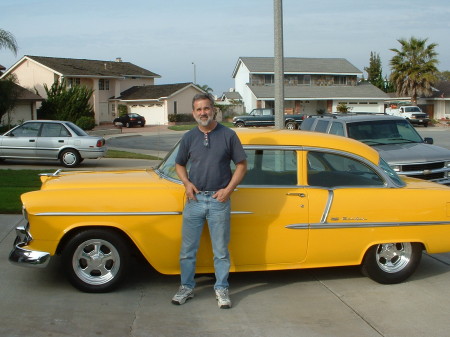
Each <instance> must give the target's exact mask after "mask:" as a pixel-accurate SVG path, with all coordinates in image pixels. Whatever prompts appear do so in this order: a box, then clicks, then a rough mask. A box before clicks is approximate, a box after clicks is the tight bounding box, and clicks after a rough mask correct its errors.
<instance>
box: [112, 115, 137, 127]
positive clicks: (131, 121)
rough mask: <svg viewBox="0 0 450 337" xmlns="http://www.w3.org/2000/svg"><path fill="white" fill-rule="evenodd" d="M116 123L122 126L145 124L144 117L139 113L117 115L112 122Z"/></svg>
mask: <svg viewBox="0 0 450 337" xmlns="http://www.w3.org/2000/svg"><path fill="white" fill-rule="evenodd" d="M117 123H120V124H122V125H123V126H125V127H127V128H130V127H132V126H135V125H140V126H142V127H144V126H145V118H144V116H141V115H139V114H134V113H133V114H127V115H123V116H119V117H117V118H115V119H114V121H113V124H114V125H116V124H117Z"/></svg>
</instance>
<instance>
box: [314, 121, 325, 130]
mask: <svg viewBox="0 0 450 337" xmlns="http://www.w3.org/2000/svg"><path fill="white" fill-rule="evenodd" d="M327 127H328V121H324V120H318V121H317V124H316V128H315V129H314V131H317V132H327Z"/></svg>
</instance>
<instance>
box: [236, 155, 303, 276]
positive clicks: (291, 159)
mask: <svg viewBox="0 0 450 337" xmlns="http://www.w3.org/2000/svg"><path fill="white" fill-rule="evenodd" d="M246 152H247V161H248V171H247V174H246V176H245V178H244V180H243V181H242V183H241V184H240V185H239V186H238V188H237V190H236V191H235V192H234V193H233V195H232V200H231V208H232V216H231V241H230V255H231V261H232V266H233V268H234V270H236V271H239V270H258V269H260V270H265V269H279V266H280V265H281V264H283V265H285V266H286V265H289V264H292V265H297V264H298V263H300V262H301V261H303V260H304V259H305V256H306V251H307V243H308V226H307V223H308V208H309V205H308V198H307V196H306V194H305V189H304V187H301V186H298V184H297V181H298V160H297V156H298V154H297V151H296V150H295V149H284V148H254V149H246ZM291 227H295V229H293V228H291ZM277 266H278V267H277Z"/></svg>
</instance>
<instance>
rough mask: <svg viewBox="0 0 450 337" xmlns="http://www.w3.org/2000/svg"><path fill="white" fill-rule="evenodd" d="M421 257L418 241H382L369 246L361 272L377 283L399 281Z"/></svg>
mask: <svg viewBox="0 0 450 337" xmlns="http://www.w3.org/2000/svg"><path fill="white" fill-rule="evenodd" d="M421 258H422V245H421V244H420V243H415V242H412V243H410V242H395V243H383V244H379V245H375V246H372V247H370V248H369V250H368V251H367V253H366V256H365V257H364V261H363V264H362V272H363V274H365V275H367V276H369V277H370V278H371V279H372V280H374V281H377V282H379V283H383V284H394V283H400V282H403V281H404V280H406V279H407V278H408V277H410V276H411V275H412V274H413V273H414V271H415V270H416V268H417V266H418V265H419V263H420V259H421Z"/></svg>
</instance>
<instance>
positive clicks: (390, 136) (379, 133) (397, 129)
mask: <svg viewBox="0 0 450 337" xmlns="http://www.w3.org/2000/svg"><path fill="white" fill-rule="evenodd" d="M347 129H348V136H349V137H350V138H353V139H357V140H360V141H364V142H366V143H367V144H369V145H371V143H370V141H376V142H378V143H379V142H381V143H383V144H395V143H404V142H417V143H421V142H422V138H421V137H420V135H419V134H418V133H417V131H416V130H415V129H414V127H413V126H412V125H411V124H410V123H409V122H408V121H406V120H401V119H400V120H381V121H365V122H355V123H348V124H347Z"/></svg>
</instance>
